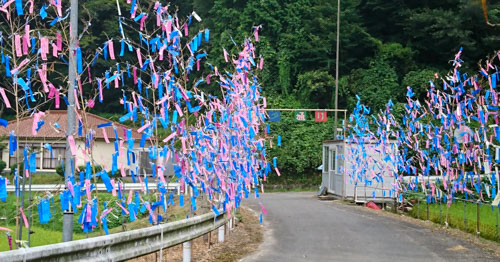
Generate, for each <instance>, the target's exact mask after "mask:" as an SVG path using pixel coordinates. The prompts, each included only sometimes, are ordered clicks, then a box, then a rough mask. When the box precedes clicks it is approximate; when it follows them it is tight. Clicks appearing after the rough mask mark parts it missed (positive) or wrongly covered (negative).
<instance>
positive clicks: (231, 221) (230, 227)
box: [229, 217, 233, 230]
mask: <svg viewBox="0 0 500 262" xmlns="http://www.w3.org/2000/svg"><path fill="white" fill-rule="evenodd" d="M229 230H233V217H231V218H230V219H229Z"/></svg>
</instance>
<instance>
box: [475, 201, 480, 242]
mask: <svg viewBox="0 0 500 262" xmlns="http://www.w3.org/2000/svg"><path fill="white" fill-rule="evenodd" d="M479 201H480V200H477V203H476V211H477V224H476V234H477V236H478V237H479V234H481V225H480V224H481V222H480V219H481V215H480V214H481V213H480V212H481V204H480V202H479Z"/></svg>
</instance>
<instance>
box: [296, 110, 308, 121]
mask: <svg viewBox="0 0 500 262" xmlns="http://www.w3.org/2000/svg"><path fill="white" fill-rule="evenodd" d="M295 120H297V121H306V111H295Z"/></svg>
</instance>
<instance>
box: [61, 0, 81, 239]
mask: <svg viewBox="0 0 500 262" xmlns="http://www.w3.org/2000/svg"><path fill="white" fill-rule="evenodd" d="M69 19H70V20H69V21H70V27H69V38H70V39H69V54H68V56H69V68H68V79H69V80H68V103H69V105H68V109H67V110H66V112H67V129H66V137H68V136H70V135H73V133H74V132H75V122H76V119H75V96H74V92H75V91H74V90H75V81H76V47H77V46H76V45H77V41H78V0H71V13H70V17H69ZM65 153H66V154H65V159H64V160H65V161H64V162H65V163H64V183H65V184H66V188H68V182H69V181H70V177H71V174H72V173H73V170H71V169H72V165H71V162H73V161H72V160H73V155H72V154H71V150H70V147H69V142H68V140H67V139H66V152H65ZM69 207H70V210H68V211H65V212H64V215H63V238H62V240H63V242H67V241H72V240H73V210H71V205H69Z"/></svg>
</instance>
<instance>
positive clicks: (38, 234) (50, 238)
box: [0, 224, 85, 252]
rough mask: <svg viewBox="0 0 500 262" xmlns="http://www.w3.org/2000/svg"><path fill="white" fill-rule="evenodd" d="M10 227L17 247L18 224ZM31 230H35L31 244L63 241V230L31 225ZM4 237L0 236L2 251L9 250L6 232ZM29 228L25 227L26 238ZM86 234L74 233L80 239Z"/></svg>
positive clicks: (76, 238) (40, 244)
mask: <svg viewBox="0 0 500 262" xmlns="http://www.w3.org/2000/svg"><path fill="white" fill-rule="evenodd" d="M8 228H10V229H12V230H13V232H12V233H10V234H11V236H12V238H13V240H12V246H13V248H15V243H14V241H15V240H14V239H15V236H16V235H17V233H16V225H15V224H14V225H11V226H9V227H8ZM31 231H32V232H34V233H33V234H31V246H32V247H36V246H43V245H49V244H56V243H60V242H62V232H61V231H53V230H50V229H45V228H42V227H37V226H34V227H31ZM1 234H2V237H1V238H0V239H1V240H0V252H1V251H7V250H9V243H8V241H7V237H6V235H5V234H4V233H1ZM27 234H28V229H26V228H23V239H24V240H26V239H28V235H27ZM84 238H85V234H80V233H74V234H73V239H74V240H78V239H84Z"/></svg>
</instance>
